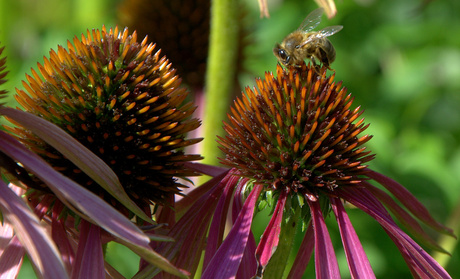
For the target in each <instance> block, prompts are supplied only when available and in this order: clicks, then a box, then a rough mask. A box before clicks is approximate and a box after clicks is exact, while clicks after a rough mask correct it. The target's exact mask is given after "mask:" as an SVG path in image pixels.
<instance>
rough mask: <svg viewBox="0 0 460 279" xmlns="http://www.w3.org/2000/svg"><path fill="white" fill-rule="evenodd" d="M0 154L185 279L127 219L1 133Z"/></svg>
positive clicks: (137, 250)
mask: <svg viewBox="0 0 460 279" xmlns="http://www.w3.org/2000/svg"><path fill="white" fill-rule="evenodd" d="M0 151H2V152H4V153H5V154H7V155H8V156H10V157H11V158H13V159H15V160H16V161H18V162H21V163H22V164H23V165H24V166H25V168H26V169H28V170H29V171H31V172H32V173H34V174H35V175H36V176H37V177H39V178H40V179H41V180H42V181H43V182H45V183H46V184H47V185H48V187H49V188H50V189H51V190H52V191H53V193H54V194H55V195H56V196H57V197H58V198H59V200H60V201H61V202H63V203H64V204H65V205H66V206H67V207H69V208H70V209H72V210H73V211H74V212H75V213H77V214H78V213H79V215H80V216H81V217H82V218H83V219H85V220H88V221H90V222H93V223H95V224H97V225H99V226H100V227H102V228H103V229H105V230H106V231H108V232H109V233H111V234H113V235H114V236H116V237H118V238H119V240H118V242H120V243H123V245H125V246H127V247H129V248H130V249H131V250H133V251H134V252H135V253H137V254H138V255H140V256H141V257H143V258H144V259H146V260H148V261H150V263H151V264H154V265H156V266H158V267H160V268H161V269H163V270H165V271H167V272H170V273H172V274H175V275H177V276H185V275H184V274H185V273H183V272H181V271H179V270H178V269H177V268H176V267H174V266H173V265H172V264H171V263H170V262H169V261H167V260H166V259H165V258H163V257H162V256H160V255H159V254H157V253H156V252H155V251H153V250H152V249H151V248H150V246H149V242H150V240H149V238H148V237H147V236H146V235H145V234H144V233H143V232H142V231H141V230H140V229H139V228H138V227H136V225H134V224H133V223H132V222H131V221H130V220H129V219H127V218H126V217H125V216H123V215H122V214H121V213H120V212H118V211H117V210H115V209H114V208H113V207H112V206H110V205H109V204H107V203H106V202H105V201H104V200H102V199H101V198H99V197H98V196H96V195H94V194H93V193H91V192H90V191H88V190H86V189H85V188H83V187H82V186H80V185H79V184H77V183H75V182H73V181H72V180H70V179H69V178H67V177H65V176H64V175H62V174H61V173H59V172H57V171H55V170H54V169H53V168H52V167H51V166H50V165H48V163H46V162H45V161H44V160H43V159H42V158H40V157H39V156H38V155H36V154H35V153H33V152H31V151H29V150H28V149H26V148H25V147H24V146H23V145H21V144H20V143H18V142H17V141H16V140H15V139H14V138H13V137H11V136H10V135H8V134H6V133H4V132H1V131H0ZM82 213H83V214H82Z"/></svg>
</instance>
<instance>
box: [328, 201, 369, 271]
mask: <svg viewBox="0 0 460 279" xmlns="http://www.w3.org/2000/svg"><path fill="white" fill-rule="evenodd" d="M331 205H332V210H333V211H334V214H335V216H336V219H337V223H338V224H339V230H340V235H341V236H342V243H343V247H344V249H345V255H346V256H347V262H348V267H349V269H350V274H351V277H352V278H375V275H374V272H373V271H372V267H371V264H370V263H369V259H368V258H367V256H366V253H365V252H364V249H363V246H362V245H361V242H360V241H359V238H358V235H356V232H355V229H354V228H353V225H352V224H351V221H350V218H348V215H347V212H346V211H345V208H344V207H343V205H342V202H341V201H340V199H338V198H331Z"/></svg>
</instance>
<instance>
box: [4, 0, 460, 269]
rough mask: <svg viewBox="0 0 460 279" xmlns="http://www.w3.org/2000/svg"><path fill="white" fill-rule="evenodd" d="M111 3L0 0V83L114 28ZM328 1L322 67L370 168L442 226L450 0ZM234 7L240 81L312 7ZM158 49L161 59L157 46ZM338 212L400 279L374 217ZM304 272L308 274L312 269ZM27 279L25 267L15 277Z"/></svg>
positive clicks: (450, 127) (457, 82) (458, 112)
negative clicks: (240, 26)
mask: <svg viewBox="0 0 460 279" xmlns="http://www.w3.org/2000/svg"><path fill="white" fill-rule="evenodd" d="M155 1H158V0H155ZM119 3H120V2H119V1H111V0H74V1H60V0H42V1H34V0H0V42H1V45H2V46H5V47H6V48H5V51H4V55H7V56H8V61H7V67H8V70H9V71H10V73H9V75H8V79H9V82H8V83H6V84H5V85H4V88H2V89H7V90H9V91H10V93H11V94H13V93H14V92H15V90H14V88H15V87H18V88H22V85H21V80H23V79H24V74H25V73H29V74H30V68H31V67H33V68H36V63H37V62H40V63H41V62H43V56H48V52H49V50H50V48H53V49H56V48H57V45H58V44H60V45H66V42H67V40H68V39H69V40H71V39H72V38H73V37H74V36H76V35H77V36H80V34H81V33H82V32H86V29H92V28H99V29H100V28H101V27H102V25H106V26H107V27H112V26H114V25H115V24H117V7H118V4H119ZM336 5H337V10H338V13H337V16H336V17H335V18H333V19H330V20H328V19H327V18H326V17H323V22H322V24H321V25H320V27H319V28H322V27H325V26H328V25H336V24H340V25H343V26H344V29H343V30H342V31H340V32H339V33H337V34H335V35H334V36H332V37H331V38H330V39H331V41H332V43H333V44H334V46H335V48H336V52H337V58H336V61H335V62H334V63H333V64H332V68H334V69H335V70H336V80H343V81H344V82H343V84H344V86H346V87H347V88H348V90H349V92H351V93H353V95H354V97H355V101H354V104H355V105H356V106H357V105H361V106H362V108H364V109H365V113H364V114H363V117H365V119H366V123H371V126H370V127H369V128H368V130H367V132H368V133H369V134H372V135H374V138H373V139H372V140H371V141H370V142H369V143H368V144H367V146H368V147H369V149H370V150H372V151H373V152H374V153H376V154H377V157H376V159H375V160H374V161H372V162H370V167H371V168H372V169H374V170H377V171H379V172H381V173H383V174H385V175H387V176H389V177H392V178H393V179H395V180H397V181H399V182H400V183H402V184H403V185H404V186H405V187H407V188H408V189H409V190H410V191H411V192H412V193H413V194H414V195H415V196H416V197H417V198H418V199H419V200H421V201H422V203H423V204H425V205H426V206H427V207H428V209H429V210H430V212H431V213H432V214H433V215H434V216H435V217H436V218H437V219H438V220H440V221H441V222H443V223H446V222H448V221H449V217H450V216H452V215H453V214H454V210H455V208H456V207H458V203H459V201H460V200H459V193H460V148H459V146H460V1H456V0H451V1H441V0H437V1H423V0H406V1H399V0H385V1H384V0H357V1H338V2H337V3H336ZM244 6H245V7H246V9H245V10H246V16H245V17H246V18H245V24H247V25H248V26H247V29H248V30H249V34H248V36H247V38H248V41H249V44H248V46H247V47H246V48H245V50H244V58H243V61H242V63H243V65H244V68H245V71H242V73H241V74H240V75H239V82H240V85H241V86H242V87H244V86H252V85H253V84H254V77H259V76H263V74H264V72H265V71H273V70H274V69H275V66H276V58H275V57H274V56H273V54H272V48H273V46H274V44H275V42H281V40H282V39H283V38H284V36H285V35H287V34H288V33H290V32H292V31H293V30H294V29H296V28H297V27H298V25H299V24H300V23H301V22H302V20H303V18H304V17H305V16H306V15H307V14H308V13H309V12H310V11H312V10H313V9H315V8H317V6H316V4H315V3H314V2H313V1H311V0H286V1H269V11H270V15H271V16H270V18H264V19H260V18H259V11H258V6H257V1H256V0H244ZM120 27H122V26H120ZM159 47H160V48H161V46H159ZM163 54H165V55H168V52H167V50H166V49H163ZM11 100H12V99H11ZM9 104H10V105H12V106H16V104H15V103H14V101H11V102H10V103H9ZM457 211H459V209H458V208H457ZM348 213H349V215H350V218H351V220H352V222H353V224H354V226H355V228H356V231H357V233H358V235H359V237H360V239H361V242H362V244H363V246H364V248H365V250H366V252H367V253H368V256H369V259H370V262H371V264H372V266H373V268H374V272H375V273H376V276H377V278H410V273H409V271H408V268H407V267H406V264H405V262H404V261H403V260H402V257H401V256H400V254H399V251H398V250H397V249H396V246H395V245H394V244H393V243H392V242H391V240H390V239H389V237H388V236H386V234H385V232H384V231H383V230H382V229H381V228H380V226H379V225H378V224H377V222H375V221H374V220H373V219H372V218H370V217H368V216H367V215H366V214H364V213H363V212H361V211H359V210H354V209H349V210H348ZM458 219H460V218H453V220H452V221H453V223H452V225H453V226H455V227H458V222H459V220H458ZM266 220H267V217H266V216H264V214H263V213H261V214H259V215H258V216H257V217H256V221H255V222H254V223H255V224H254V232H255V234H256V239H258V236H257V235H260V234H261V233H262V230H263V227H264V226H265V223H264V222H266ZM328 222H329V224H328V225H329V228H330V233H331V237H332V238H333V241H334V242H335V244H334V247H336V249H337V257H338V258H339V264H340V266H341V268H342V270H343V273H342V274H343V277H344V278H349V276H350V275H349V272H348V270H347V264H346V259H345V255H344V253H343V249H342V244H341V241H340V237H339V232H338V229H337V225H336V223H335V221H334V220H333V218H329V220H328ZM455 229H457V228H455ZM429 233H433V232H431V231H429ZM433 235H434V236H436V234H434V233H433ZM299 241H300V240H299ZM454 245H457V246H458V244H454ZM108 249H109V250H108V252H109V253H108V254H109V256H110V257H109V261H110V262H111V263H112V264H113V265H114V266H115V267H116V268H117V269H119V270H120V271H121V272H122V273H123V274H124V275H125V276H128V277H130V276H132V275H133V274H134V273H135V272H136V270H137V268H138V265H137V264H138V263H137V260H138V259H137V257H136V256H134V255H133V254H132V253H131V252H130V251H129V250H127V249H125V248H124V247H121V246H118V245H112V246H110V247H109V248H108ZM449 249H452V248H449ZM459 262H460V255H459V253H458V249H455V248H454V249H453V254H452V258H451V259H450V261H449V262H448V264H447V266H446V269H447V271H448V272H450V274H451V275H452V277H453V278H460V265H459V264H458V263H459ZM308 272H309V274H313V273H312V272H313V270H312V265H310V267H309V270H308ZM33 277H34V275H33V271H32V270H31V268H30V266H27V265H26V266H25V267H24V268H23V270H22V271H21V274H20V278H33ZM309 278H311V277H309Z"/></svg>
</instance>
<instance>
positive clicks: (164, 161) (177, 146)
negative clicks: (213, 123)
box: [9, 28, 200, 205]
mask: <svg viewBox="0 0 460 279" xmlns="http://www.w3.org/2000/svg"><path fill="white" fill-rule="evenodd" d="M154 50H155V45H154V44H152V43H150V44H148V43H147V40H146V39H144V40H143V41H142V42H141V43H138V42H137V36H136V33H135V32H134V33H133V34H132V35H130V34H129V33H128V30H127V29H125V30H124V31H123V32H120V33H119V32H118V29H117V28H115V29H114V30H112V29H110V30H109V31H107V30H106V29H105V28H103V29H102V31H99V30H92V31H89V30H88V31H87V35H86V36H84V35H82V37H81V39H80V40H79V39H78V38H77V37H75V38H74V39H73V44H72V43H71V42H70V41H68V42H67V49H65V48H64V47H62V46H59V47H58V50H57V52H55V51H53V50H51V52H50V55H49V58H46V57H45V58H44V63H43V65H41V64H38V72H37V71H35V70H32V76H30V75H27V77H26V78H27V82H23V85H24V88H25V90H17V93H18V95H17V96H16V99H17V101H18V102H19V103H20V104H21V105H22V106H23V107H24V109H25V110H27V111H30V112H32V113H34V114H36V115H39V116H41V117H43V118H45V119H47V120H49V121H51V122H53V123H55V124H57V125H58V126H60V127H61V128H62V129H64V130H65V131H67V132H68V133H69V134H70V135H72V136H73V137H75V138H76V139H77V140H78V141H80V142H81V143H82V144H83V145H85V146H86V147H87V148H89V149H90V150H91V151H93V152H94V153H95V154H97V155H98V156H100V158H101V159H103V160H104V161H105V162H106V163H107V164H108V165H109V166H110V167H111V168H112V169H113V170H114V172H115V173H116V174H117V175H118V177H119V179H120V182H121V184H122V185H123V186H124V187H125V190H126V191H127V193H128V194H130V195H131V197H133V199H135V200H136V201H137V202H138V203H139V204H143V205H146V204H149V203H150V202H151V201H153V202H156V203H165V201H166V200H167V199H168V198H169V197H171V195H173V194H176V193H179V192H180V190H179V187H183V185H181V184H179V183H178V182H177V181H176V177H185V176H189V175H194V172H192V171H189V170H187V169H184V168H183V167H182V162H185V161H192V160H197V159H200V156H198V155H186V154H184V152H183V148H184V147H186V146H189V145H192V144H194V143H196V142H198V141H200V139H185V135H186V134H187V133H188V132H189V131H191V130H194V129H195V128H197V127H198V126H199V125H200V123H199V121H198V120H197V119H191V118H190V117H191V115H192V113H193V111H194V110H195V107H194V106H193V105H192V104H190V103H185V98H186V96H187V92H186V90H185V89H183V88H181V87H180V83H181V81H180V79H179V77H178V76H176V75H175V70H174V69H173V68H172V67H171V64H169V63H168V60H167V59H166V57H164V56H163V57H160V50H158V51H156V52H155V51H154ZM9 130H11V131H13V132H14V133H16V134H17V135H18V138H20V139H22V141H23V142H25V143H26V144H27V145H28V146H29V147H30V148H31V149H33V150H34V151H36V152H37V153H39V154H40V155H41V156H43V157H44V158H46V159H47V160H48V161H49V162H50V163H51V164H52V165H53V166H55V167H56V168H57V169H58V170H59V171H61V172H62V173H64V174H65V175H67V176H69V177H71V178H72V179H74V180H75V181H77V182H79V183H81V184H82V185H86V187H88V188H89V189H90V190H92V191H94V192H98V191H101V190H100V187H98V186H97V185H94V184H96V183H94V182H93V181H92V180H91V179H90V178H89V177H87V176H86V175H85V174H83V173H82V172H81V171H80V170H79V169H78V168H77V167H76V166H74V165H73V164H72V163H71V162H70V161H68V160H67V159H65V158H63V156H62V155H61V154H60V153H58V152H57V151H56V150H54V149H53V148H51V147H50V146H48V145H47V144H45V143H44V142H42V141H41V140H40V139H39V138H37V137H35V136H34V135H32V134H30V133H29V132H28V131H26V130H23V129H21V128H9ZM102 195H104V196H105V197H107V196H106V193H102Z"/></svg>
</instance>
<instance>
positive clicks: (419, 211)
mask: <svg viewBox="0 0 460 279" xmlns="http://www.w3.org/2000/svg"><path fill="white" fill-rule="evenodd" d="M367 170H368V172H366V175H367V176H369V177H370V178H372V179H374V180H375V181H377V182H378V183H380V184H381V185H382V186H384V187H385V188H386V189H387V190H388V191H390V192H391V193H392V194H393V195H394V196H395V197H396V198H397V199H398V200H399V201H400V202H401V203H402V204H404V206H405V207H406V208H407V209H408V210H409V211H410V212H411V213H412V214H414V215H415V216H416V217H417V218H418V219H420V220H421V221H423V222H424V223H425V224H427V225H428V226H430V227H432V228H433V229H434V230H436V231H438V232H442V233H445V234H449V235H451V236H454V234H453V231H452V229H450V228H447V227H445V226H444V225H442V224H440V223H438V222H437V221H436V220H435V219H434V218H433V217H432V216H431V214H430V212H428V209H426V207H425V206H424V205H423V204H422V203H421V202H420V201H419V200H417V198H416V197H414V195H412V194H411V192H409V190H407V189H406V188H405V187H404V186H402V185H401V184H399V183H398V182H396V181H394V180H393V179H391V178H389V177H386V176H384V175H382V174H380V173H378V172H375V171H372V170H369V169H367Z"/></svg>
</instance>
